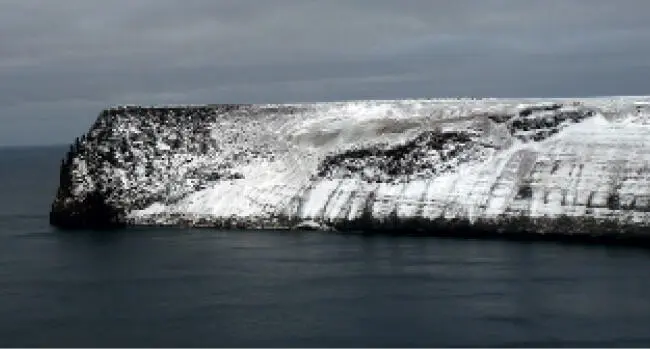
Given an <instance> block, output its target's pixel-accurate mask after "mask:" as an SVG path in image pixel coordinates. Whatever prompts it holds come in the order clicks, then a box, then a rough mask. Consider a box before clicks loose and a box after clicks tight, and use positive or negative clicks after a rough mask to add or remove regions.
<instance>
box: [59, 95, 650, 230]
mask: <svg viewBox="0 0 650 349" xmlns="http://www.w3.org/2000/svg"><path fill="white" fill-rule="evenodd" d="M648 100H649V99H647V98H643V97H638V98H636V97H612V98H592V99H577V100H576V99H572V100H568V99H553V100H541V99H528V100H501V99H478V100H476V99H455V100H404V101H357V102H341V103H320V104H295V105H205V106H188V107H116V108H111V109H108V110H105V111H103V112H102V113H101V114H100V115H99V117H98V119H97V121H96V123H95V124H94V125H93V126H92V128H91V129H90V131H89V132H88V133H87V134H86V135H84V136H82V137H81V138H80V139H79V140H77V141H76V142H75V144H74V145H73V146H72V147H71V150H70V152H69V154H68V156H67V158H66V159H64V160H63V162H62V165H61V185H60V188H59V192H58V194H57V197H56V198H55V200H54V203H53V205H52V213H51V222H52V224H54V225H57V226H60V227H68V228H75V227H104V226H108V227H112V226H119V225H124V224H133V225H138V224H155V225H181V224H188V225H194V226H217V227H245V228H246V227H248V228H261V227H275V228H279V227H291V226H295V225H298V224H300V223H301V222H311V223H313V224H322V225H323V226H333V227H336V228H339V229H364V228H369V227H371V228H373V229H388V228H390V229H411V230H418V231H421V230H425V231H431V230H432V229H433V230H436V229H437V230H441V229H443V228H444V230H447V231H449V230H453V229H456V228H458V227H460V228H458V229H461V228H462V229H469V227H474V230H477V229H478V227H479V226H482V227H484V228H485V229H486V230H490V229H491V230H499V229H500V230H501V231H502V232H505V231H504V229H506V228H507V229H506V230H508V231H510V230H516V231H520V230H521V231H529V232H530V231H536V232H547V233H553V232H562V233H566V232H574V233H591V232H592V231H593V230H595V229H597V228H598V229H600V228H602V227H603V226H607V227H608V229H610V230H612V231H616V232H624V231H628V230H630V229H633V230H635V231H636V230H640V231H645V228H646V227H647V225H648V224H650V171H649V169H650V108H648V107H647V103H648ZM311 223H310V224H311ZM313 224H312V225H313ZM387 227H388V228H387ZM454 227H456V228H454ZM504 227H506V228H504Z"/></svg>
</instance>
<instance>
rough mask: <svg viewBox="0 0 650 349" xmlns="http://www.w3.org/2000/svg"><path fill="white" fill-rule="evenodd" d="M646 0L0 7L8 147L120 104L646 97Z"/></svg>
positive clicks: (649, 6) (649, 36)
mask: <svg viewBox="0 0 650 349" xmlns="http://www.w3.org/2000/svg"><path fill="white" fill-rule="evenodd" d="M649 14H650V1H645V0H638V1H636V0H575V1H571V0H556V1H554V0H530V1H527V0H512V1H505V0H494V1H492V0H476V1H463V0H447V1H442V0H441V1H435V0H422V1H419V0H392V1H389V0H362V1H351V0H341V1H337V0H320V1H310V0H295V1H292V0H277V1H274V0H250V1H248V0H231V1H217V0H205V1H203V0H178V1H168V0H103V1H93V0H42V1H32V0H0V145H24V144H52V143H69V142H70V141H72V139H74V137H75V136H78V135H80V134H81V133H84V132H85V131H87V129H88V127H89V126H90V125H91V123H92V122H93V121H94V119H95V117H96V116H97V114H98V113H99V112H100V110H101V109H102V108H104V107H105V106H108V105H113V104H118V103H136V104H152V103H238V102H303V101H330V100H342V99H368V98H370V99H392V98H405V97H445V96H459V95H460V96H467V95H472V96H494V97H500V96H506V97H520V96H524V97H525V96H539V97H546V96H590V95H612V94H614V95H629V94H634V95H638V94H648V93H649V92H650V20H649V18H650V17H649Z"/></svg>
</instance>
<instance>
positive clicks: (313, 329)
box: [0, 147, 650, 347]
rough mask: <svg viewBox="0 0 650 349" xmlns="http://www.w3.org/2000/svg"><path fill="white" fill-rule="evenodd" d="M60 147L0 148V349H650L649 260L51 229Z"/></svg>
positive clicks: (325, 235)
mask: <svg viewBox="0 0 650 349" xmlns="http://www.w3.org/2000/svg"><path fill="white" fill-rule="evenodd" d="M65 150H66V147H32V148H2V149H0V346H2V347H41V346H48V347H439V346H444V347H459V346H462V347H474V346H480V347H515V346H516V347H603V346H606V347H648V346H650V251H648V250H646V249H642V248H634V247H613V246H593V245H590V246H586V245H585V246H582V245H576V244H571V245H568V244H562V243H551V242H541V243H539V242H538V243H530V242H529V243H525V242H508V241H486V240H466V239H449V238H446V239H444V238H429V237H407V236H403V237H402V236H360V235H346V234H341V233H331V232H287V231H216V230H210V229H180V228H179V229H144V228H133V229H126V230H121V231H102V232H95V231H76V232H66V231H58V230H56V229H54V228H52V227H50V226H49V224H48V219H47V215H48V210H49V207H50V203H51V201H52V198H53V197H54V194H55V192H56V187H57V183H58V169H59V162H60V159H61V158H62V156H63V154H64V152H65Z"/></svg>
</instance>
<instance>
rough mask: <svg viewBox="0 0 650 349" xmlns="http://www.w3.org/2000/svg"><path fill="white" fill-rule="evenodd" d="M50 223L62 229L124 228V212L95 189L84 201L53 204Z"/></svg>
mask: <svg viewBox="0 0 650 349" xmlns="http://www.w3.org/2000/svg"><path fill="white" fill-rule="evenodd" d="M50 224H51V225H53V226H56V227H59V228H62V229H95V230H110V229H117V228H122V227H124V226H125V224H124V213H123V212H122V210H120V209H117V208H115V207H113V206H111V205H110V204H109V203H108V202H107V195H106V194H105V193H102V192H100V191H99V190H95V191H93V192H91V193H89V194H88V195H87V196H86V197H85V198H84V199H83V200H82V201H79V202H76V201H75V202H73V203H70V204H68V205H65V204H63V205H53V207H52V211H51V212H50Z"/></svg>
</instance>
